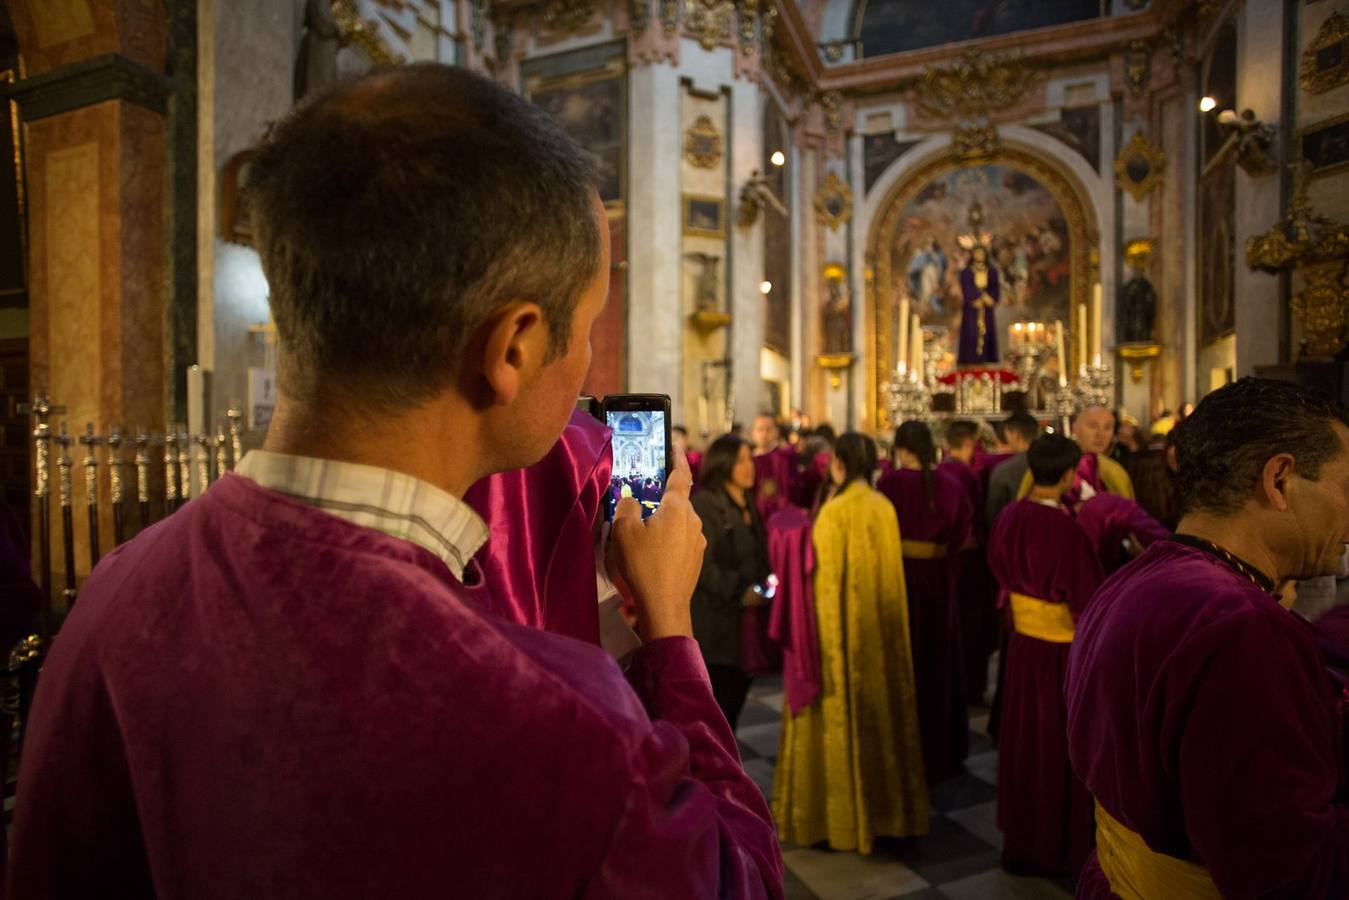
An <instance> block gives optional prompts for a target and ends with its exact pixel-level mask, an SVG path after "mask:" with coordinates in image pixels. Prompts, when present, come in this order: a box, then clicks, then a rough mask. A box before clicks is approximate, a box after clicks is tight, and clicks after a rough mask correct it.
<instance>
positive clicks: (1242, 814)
mask: <svg viewBox="0 0 1349 900" xmlns="http://www.w3.org/2000/svg"><path fill="white" fill-rule="evenodd" d="M1280 614H1282V613H1280ZM1270 626H1271V623H1270V622H1269V621H1268V617H1267V616H1266V615H1255V614H1239V615H1233V616H1228V617H1226V618H1224V619H1221V620H1218V621H1216V622H1212V623H1209V624H1207V625H1206V626H1204V630H1203V632H1201V633H1200V634H1197V635H1195V636H1194V637H1192V639H1191V640H1190V641H1187V642H1186V646H1185V652H1184V653H1183V654H1177V658H1175V659H1173V660H1172V662H1171V664H1170V672H1169V673H1168V677H1167V679H1166V681H1165V684H1166V687H1165V688H1164V689H1165V690H1167V692H1168V693H1172V692H1175V693H1174V694H1173V696H1171V697H1170V698H1169V699H1168V702H1167V703H1166V705H1165V710H1166V718H1165V720H1164V721H1163V722H1162V732H1161V736H1162V741H1163V748H1166V747H1168V746H1169V747H1174V756H1172V757H1171V759H1170V760H1169V761H1165V760H1164V762H1165V763H1167V764H1169V766H1170V767H1171V771H1170V772H1169V773H1168V774H1169V775H1170V778H1171V780H1172V782H1173V783H1174V784H1175V785H1176V787H1177V790H1178V792H1179V796H1180V800H1181V807H1182V809H1183V813H1184V822H1185V833H1186V834H1187V835H1188V837H1189V839H1190V842H1191V844H1192V845H1193V846H1194V849H1195V851H1196V853H1197V854H1198V856H1199V858H1200V860H1202V862H1203V863H1204V865H1205V866H1206V868H1208V870H1209V872H1210V874H1211V875H1212V876H1213V880H1214V881H1215V882H1216V883H1217V885H1218V888H1219V889H1220V890H1221V891H1222V893H1223V896H1225V897H1234V898H1244V897H1252V898H1253V897H1261V898H1266V897H1287V898H1294V897H1344V896H1349V808H1346V806H1345V805H1344V804H1343V802H1338V803H1337V802H1336V798H1335V791H1336V773H1338V772H1339V770H1340V761H1339V759H1337V758H1336V756H1337V755H1338V754H1337V752H1336V750H1337V749H1339V752H1342V748H1339V745H1340V736H1339V735H1338V734H1337V733H1336V729H1335V727H1334V724H1335V723H1334V719H1333V717H1332V716H1331V715H1328V714H1327V710H1328V709H1329V708H1330V707H1331V703H1330V698H1329V697H1328V692H1329V687H1328V681H1327V676H1326V674H1325V673H1324V672H1323V671H1322V668H1321V664H1320V660H1319V659H1318V658H1317V654H1316V653H1315V652H1314V650H1313V649H1312V647H1311V642H1312V638H1311V635H1310V628H1309V627H1308V626H1307V625H1305V623H1302V622H1300V621H1296V620H1293V619H1292V617H1291V615H1289V621H1288V622H1287V623H1280V624H1279V627H1274V628H1271V627H1270ZM1291 629H1306V630H1307V631H1308V636H1307V638H1306V640H1305V641H1303V640H1296V639H1290V638H1293V637H1294V636H1293V635H1291V634H1290V633H1289V631H1290V630H1291ZM1308 651H1312V652H1308Z"/></svg>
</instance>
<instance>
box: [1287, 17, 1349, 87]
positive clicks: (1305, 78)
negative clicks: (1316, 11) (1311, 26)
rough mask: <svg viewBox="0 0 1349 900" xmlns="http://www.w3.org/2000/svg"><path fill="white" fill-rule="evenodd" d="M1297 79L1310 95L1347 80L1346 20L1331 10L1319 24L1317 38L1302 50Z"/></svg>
mask: <svg viewBox="0 0 1349 900" xmlns="http://www.w3.org/2000/svg"><path fill="white" fill-rule="evenodd" d="M1337 46H1338V48H1339V49H1338V52H1337V51H1336V47H1337ZM1299 81H1301V83H1302V87H1303V89H1304V90H1306V91H1308V92H1309V93H1312V94H1323V93H1325V92H1326V91H1329V90H1332V89H1334V88H1337V87H1339V86H1340V85H1342V84H1347V83H1349V19H1345V17H1344V16H1342V15H1340V14H1339V13H1338V12H1332V13H1331V14H1330V18H1328V19H1326V20H1325V22H1323V23H1321V28H1320V30H1319V31H1317V32H1316V37H1314V38H1312V42H1311V44H1309V45H1308V46H1307V49H1306V50H1304V51H1302V67H1301V70H1300V78H1299Z"/></svg>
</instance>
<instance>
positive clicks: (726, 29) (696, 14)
mask: <svg viewBox="0 0 1349 900" xmlns="http://www.w3.org/2000/svg"><path fill="white" fill-rule="evenodd" d="M734 13H735V4H734V3H732V2H731V0H688V16H687V25H688V28H689V30H690V31H692V32H693V33H694V34H695V35H696V36H697V38H698V43H699V44H702V47H703V49H704V50H712V49H714V48H715V47H716V46H717V45H718V44H720V43H721V42H722V41H725V40H728V39H729V38H730V36H731V18H732V16H733V15H734Z"/></svg>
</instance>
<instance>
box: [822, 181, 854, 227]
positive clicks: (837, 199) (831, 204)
mask: <svg viewBox="0 0 1349 900" xmlns="http://www.w3.org/2000/svg"><path fill="white" fill-rule="evenodd" d="M815 214H816V216H817V217H818V218H819V220H820V221H821V222H823V223H824V224H825V225H828V226H829V227H830V229H832V230H834V231H837V230H838V227H839V226H840V225H843V224H845V223H846V222H847V221H848V220H849V219H851V218H852V188H850V187H848V185H847V184H846V183H844V182H843V180H842V179H840V178H839V177H838V175H837V174H836V173H834V172H832V171H831V172H830V173H829V175H828V176H827V177H826V178H825V179H824V182H823V183H822V184H821V185H820V189H819V190H817V191H816V192H815Z"/></svg>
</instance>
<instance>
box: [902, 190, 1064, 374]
mask: <svg viewBox="0 0 1349 900" xmlns="http://www.w3.org/2000/svg"><path fill="white" fill-rule="evenodd" d="M1070 243H1071V238H1070V230H1069V227H1068V223H1067V220H1066V218H1065V215H1064V211H1063V210H1062V209H1061V208H1060V206H1059V203H1058V201H1057V200H1056V199H1055V198H1054V195H1053V194H1051V193H1050V191H1049V190H1048V189H1047V188H1046V187H1045V186H1044V185H1042V184H1041V183H1040V182H1039V181H1037V180H1036V179H1035V178H1033V177H1032V176H1030V175H1028V174H1026V173H1025V172H1021V171H1018V170H1017V169H1015V168H1012V167H1010V166H1007V165H1001V164H986V165H980V166H975V167H970V168H963V169H956V170H953V171H948V172H946V173H945V174H941V175H938V176H936V177H935V178H933V180H931V181H929V182H928V183H927V184H926V185H924V186H922V187H921V188H920V189H919V190H918V192H917V193H916V194H914V195H913V196H912V199H911V200H909V201H908V203H907V205H906V206H905V207H904V209H903V210H902V211H901V212H900V215H899V217H898V219H897V226H896V228H895V231H894V234H893V238H892V242H891V245H890V248H889V250H890V278H891V280H892V281H893V282H894V284H893V285H892V290H891V292H890V293H891V296H892V297H893V298H894V299H895V304H894V306H895V307H896V310H897V309H898V306H899V300H900V298H903V297H907V298H908V300H909V303H910V308H911V310H912V311H913V312H915V313H917V314H918V315H919V316H920V317H921V319H922V323H923V327H924V331H925V332H927V334H928V335H930V336H932V335H935V337H936V340H937V341H938V343H939V346H940V347H941V349H942V358H943V360H945V361H946V362H948V363H950V362H954V360H955V358H956V355H957V350H958V347H957V344H958V343H959V341H960V340H961V329H962V325H964V324H966V323H964V322H963V309H964V307H965V305H966V299H967V298H966V296H965V295H966V294H967V293H968V292H969V291H970V285H971V284H972V283H974V281H975V278H974V277H972V275H971V273H973V272H978V273H979V274H980V275H983V274H984V273H988V274H987V275H986V277H980V278H978V279H977V280H978V281H980V282H981V283H983V284H984V285H985V287H984V288H983V291H982V292H981V293H986V294H989V295H992V296H991V299H992V315H991V323H992V325H993V329H994V330H993V334H994V337H993V339H992V340H988V339H987V335H986V334H985V340H984V341H982V343H983V344H984V345H986V347H987V348H989V350H990V351H991V349H992V348H994V347H1003V348H1005V347H1007V346H1008V339H1007V335H1008V332H1009V330H1010V328H1011V326H1012V323H1014V322H1020V321H1034V322H1045V323H1052V322H1054V320H1056V319H1060V320H1062V321H1063V322H1064V323H1065V324H1067V323H1068V322H1070V321H1071V317H1070V316H1069V308H1070V298H1071V290H1070V287H1071V285H1070V282H1071V275H1072V262H1071V254H1070V250H1071V247H1070ZM967 270H969V271H968V272H967ZM896 310H892V316H897V315H898V312H897V311H896ZM898 330H899V329H898V323H897V322H895V323H894V331H892V333H897V332H898ZM979 331H980V332H985V331H986V329H985V328H980V329H979ZM898 350H899V348H898V347H894V346H892V351H891V356H892V357H893V358H892V360H891V365H892V366H893V365H894V364H895V363H896V362H897V353H898ZM964 355H965V356H969V354H964ZM981 358H984V359H985V360H986V361H988V362H991V363H997V362H1001V360H999V359H997V358H996V357H995V356H994V355H993V354H991V353H990V352H985V353H983V354H982V355H981Z"/></svg>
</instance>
